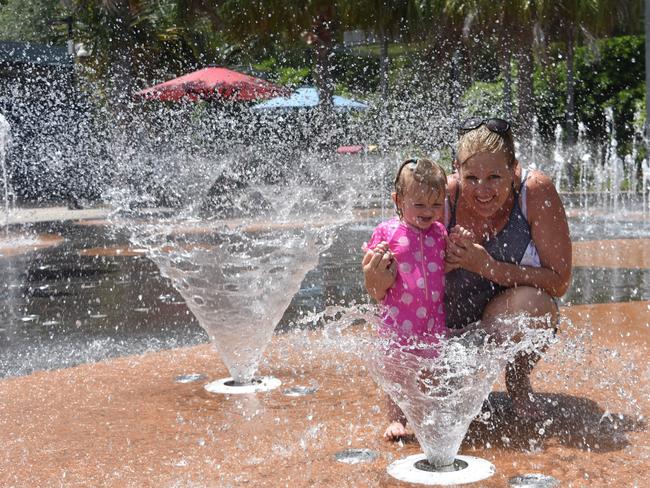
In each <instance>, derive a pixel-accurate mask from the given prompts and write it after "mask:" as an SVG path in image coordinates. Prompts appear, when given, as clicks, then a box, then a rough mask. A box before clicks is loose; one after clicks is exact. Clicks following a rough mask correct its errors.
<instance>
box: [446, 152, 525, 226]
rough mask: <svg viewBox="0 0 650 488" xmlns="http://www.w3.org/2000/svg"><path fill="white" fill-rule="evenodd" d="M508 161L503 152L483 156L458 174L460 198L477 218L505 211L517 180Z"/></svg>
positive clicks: (472, 158)
mask: <svg viewBox="0 0 650 488" xmlns="http://www.w3.org/2000/svg"><path fill="white" fill-rule="evenodd" d="M508 158H509V156H508V155H507V154H506V153H502V152H500V153H486V152H481V153H476V154H473V155H472V156H470V157H469V158H467V159H466V160H464V162H463V163H462V164H461V166H460V168H459V171H458V174H459V176H460V185H461V195H462V198H463V200H464V201H465V203H466V204H467V205H468V206H469V207H470V209H472V210H473V211H474V212H475V213H476V214H478V215H480V216H482V217H492V216H493V215H495V214H497V213H498V212H499V211H500V210H502V209H504V206H505V204H506V201H507V200H508V197H509V196H510V195H511V193H512V190H511V188H512V182H513V179H514V169H513V168H514V164H513V165H511V166H512V168H510V167H509V166H508ZM461 161H463V160H462V159H461Z"/></svg>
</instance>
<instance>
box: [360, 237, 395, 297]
mask: <svg viewBox="0 0 650 488" xmlns="http://www.w3.org/2000/svg"><path fill="white" fill-rule="evenodd" d="M361 264H362V267H363V277H364V281H365V285H366V290H367V291H368V293H369V294H370V296H371V297H373V298H374V299H375V300H377V301H381V300H383V298H384V297H385V296H386V291H387V290H388V289H389V288H390V287H391V286H393V283H394V282H395V277H396V276H397V263H396V262H395V257H394V256H393V253H391V252H390V249H389V248H388V243H387V242H380V243H379V244H378V245H377V246H375V248H374V249H370V250H368V251H367V252H366V254H365V255H364V256H363V261H362V263H361Z"/></svg>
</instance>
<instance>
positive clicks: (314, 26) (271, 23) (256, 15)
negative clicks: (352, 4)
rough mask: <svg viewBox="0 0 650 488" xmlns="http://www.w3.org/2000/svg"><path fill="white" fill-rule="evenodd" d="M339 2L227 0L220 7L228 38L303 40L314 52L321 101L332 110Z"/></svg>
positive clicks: (284, 43) (286, 43) (281, 42)
mask: <svg viewBox="0 0 650 488" xmlns="http://www.w3.org/2000/svg"><path fill="white" fill-rule="evenodd" d="M339 10H340V8H339V3H338V2H331V1H327V0H307V1H301V0H268V1H261V0H226V1H225V2H224V4H223V5H222V7H221V8H220V9H219V12H220V15H221V16H222V18H223V20H224V26H225V34H226V39H227V40H228V41H231V42H233V43H237V44H240V45H244V46H246V45H248V46H254V45H255V44H256V43H261V42H264V43H265V44H267V45H268V44H274V45H280V46H289V45H296V44H299V43H302V44H303V45H304V46H305V47H309V48H310V49H311V50H312V53H313V77H314V81H315V84H316V87H317V88H318V90H319V94H320V104H321V106H322V107H324V108H326V109H327V110H329V108H331V105H332V96H333V93H334V80H333V68H334V67H333V66H332V62H331V58H332V56H331V54H332V49H333V47H334V42H335V40H336V38H337V36H338V35H339V33H340V31H339V27H340V24H339Z"/></svg>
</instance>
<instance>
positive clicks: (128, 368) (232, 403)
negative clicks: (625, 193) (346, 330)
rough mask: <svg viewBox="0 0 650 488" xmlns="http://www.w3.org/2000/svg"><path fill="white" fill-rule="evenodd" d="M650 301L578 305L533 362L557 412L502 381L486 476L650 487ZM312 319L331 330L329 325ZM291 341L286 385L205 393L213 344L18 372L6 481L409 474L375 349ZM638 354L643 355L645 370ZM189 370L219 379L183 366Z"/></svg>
mask: <svg viewBox="0 0 650 488" xmlns="http://www.w3.org/2000/svg"><path fill="white" fill-rule="evenodd" d="M649 306H650V303H648V302H631V303H626V304H615V305H588V306H576V307H572V308H570V309H567V310H565V313H566V314H567V315H568V316H570V317H571V319H572V323H573V325H572V326H571V327H569V328H566V329H565V330H563V331H561V332H560V336H561V341H560V343H558V344H556V345H554V346H553V347H552V348H551V350H549V352H548V356H547V358H546V359H544V361H543V362H542V363H541V364H540V365H539V367H538V368H537V370H536V373H535V375H534V377H533V382H534V387H535V389H536V396H535V398H536V400H537V401H539V402H540V404H541V405H544V411H545V412H546V414H545V415H544V417H543V418H542V419H540V420H539V421H522V420H521V419H518V418H516V417H514V415H513V414H512V412H511V410H510V407H509V402H508V399H507V397H506V395H505V393H503V386H502V385H499V386H497V388H496V391H495V392H494V393H492V395H491V396H490V403H491V409H492V410H491V411H492V414H491V417H490V418H489V419H487V420H483V421H475V422H474V423H473V424H472V426H471V427H470V430H469V432H468V434H467V437H466V439H465V442H464V443H463V446H462V447H461V453H462V454H468V455H473V456H479V457H482V458H485V459H487V460H489V461H490V462H492V463H493V464H494V465H495V466H496V469H497V472H496V475H495V476H493V477H492V478H490V479H488V480H485V481H482V482H480V483H477V484H476V485H475V486H482V487H503V486H507V480H508V479H510V478H511V477H513V476H516V475H521V474H526V473H543V474H546V475H550V476H553V477H554V478H556V479H558V480H559V481H560V483H561V486H567V487H584V486H589V487H600V486H608V485H611V486H625V487H628V486H630V487H631V486H639V487H641V486H645V481H646V480H647V479H648V476H650V464H649V463H648V456H649V455H650V436H649V435H648V432H647V425H646V419H645V417H644V414H645V412H647V411H648V407H649V406H650V397H649V396H648V391H649V389H648V386H649V384H648V382H649V378H650V375H648V369H647V368H648V366H647V364H646V359H645V358H647V354H648V346H649V344H650V339H649V335H648V332H647V330H648V327H649V326H650V324H648V322H647V321H648V307H649ZM596 321H598V322H599V323H600V325H599V326H598V327H594V326H593V324H594V323H596ZM586 328H589V329H590V336H589V339H588V341H586V342H585V341H581V343H582V344H583V346H584V350H583V351H581V352H580V354H575V351H574V352H570V351H569V352H567V351H566V345H565V344H566V343H569V342H571V341H573V340H576V339H577V338H579V337H580V336H581V335H582V334H584V332H585V329H586ZM304 334H307V335H308V336H309V337H310V339H309V340H312V341H314V345H315V346H316V345H318V334H319V332H318V331H307V332H305V333H304ZM294 339H295V338H294ZM303 339H304V338H303ZM291 340H293V339H291V335H280V336H277V337H276V338H275V339H274V342H273V344H272V346H271V348H270V350H269V351H268V353H267V358H268V360H267V361H266V364H265V365H264V366H263V367H262V373H264V374H272V375H274V376H277V377H278V378H280V379H281V380H282V381H283V382H284V384H283V385H282V387H281V388H280V389H278V390H274V391H272V392H269V393H265V394H257V395H243V396H241V397H240V396H221V395H210V394H208V393H206V392H205V391H204V390H203V384H205V383H206V382H207V381H208V380H209V379H215V378H217V377H222V376H225V375H226V374H227V372H226V370H225V368H224V367H223V366H222V365H221V362H220V361H219V359H218V358H217V356H216V353H214V352H213V351H212V350H211V349H210V347H209V346H207V345H200V346H194V347H189V348H177V349H174V350H172V351H162V352H155V353H149V354H144V355H138V356H130V357H125V358H118V359H114V360H111V361H105V362H100V363H97V364H86V365H81V366H78V367H75V368H67V369H61V370H57V371H52V372H37V373H34V374H32V375H28V376H24V377H18V378H9V379H5V380H3V381H1V382H0V398H3V399H10V401H6V400H5V401H3V402H2V403H1V404H0V419H2V422H0V436H1V437H2V438H3V439H5V445H4V448H3V450H2V455H1V457H0V467H1V468H2V469H0V485H1V486H70V487H77V486H78V487H82V486H84V487H85V486H134V487H135V486H179V487H180V486H182V487H185V486H201V487H203V486H206V487H208V486H209V487H212V486H219V487H222V486H223V487H226V486H233V487H234V486H242V487H243V486H269V487H276V486H300V487H307V486H319V487H320V486H322V487H329V486H345V487H348V486H349V487H357V486H378V487H387V486H406V485H404V484H400V483H398V482H396V481H395V480H393V479H392V478H390V477H389V476H388V475H387V474H386V471H385V470H386V466H387V465H388V464H389V463H390V462H391V461H393V460H395V459H398V458H403V457H406V456H408V455H411V454H415V453H417V452H419V447H418V445H417V442H415V441H414V440H413V439H407V441H406V442H405V443H403V444H402V445H400V444H392V443H386V442H384V441H382V440H381V433H382V432H383V429H384V428H385V425H386V422H385V417H384V416H385V413H384V412H383V410H382V407H383V402H382V397H381V392H380V391H379V390H378V388H377V387H376V386H375V385H374V383H373V382H372V381H371V380H370V378H369V376H368V374H367V373H366V372H365V371H364V367H363V364H362V363H360V362H359V360H358V359H356V358H351V357H347V356H346V355H345V354H341V353H340V352H338V353H333V351H332V350H331V349H329V350H327V349H323V348H318V347H314V348H312V349H311V351H310V353H309V354H308V359H307V358H306V357H305V356H304V355H303V354H302V351H300V350H298V349H296V350H292V349H291V348H287V347H286V342H287V341H291ZM301 343H302V342H301ZM302 344H304V343H302ZM585 344H586V346H585ZM614 353H615V354H614ZM632 363H634V364H636V365H637V367H638V368H640V369H639V370H637V371H636V375H634V376H632V374H631V372H630V370H629V366H630V364H632ZM187 373H201V374H204V375H206V377H207V378H208V380H205V379H204V380H201V381H197V382H191V383H185V384H182V383H178V382H176V381H175V378H176V377H177V376H179V375H181V374H187ZM309 384H312V385H313V384H317V385H318V387H319V388H318V390H317V391H316V392H315V393H313V394H312V395H307V396H304V397H297V398H296V397H289V396H285V395H283V394H282V389H283V388H285V387H291V386H297V385H302V386H304V385H309ZM486 411H487V409H486ZM349 448H370V449H372V450H374V451H377V452H378V453H379V456H378V458H377V459H375V460H371V461H370V462H368V463H362V464H356V465H349V464H344V463H340V462H338V461H337V460H336V458H335V455H336V453H337V452H340V451H342V450H344V449H349Z"/></svg>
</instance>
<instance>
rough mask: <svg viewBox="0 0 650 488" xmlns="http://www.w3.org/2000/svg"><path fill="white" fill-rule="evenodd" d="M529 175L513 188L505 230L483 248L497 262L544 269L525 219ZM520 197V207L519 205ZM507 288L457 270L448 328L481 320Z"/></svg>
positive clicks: (450, 278) (450, 281)
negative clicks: (487, 306)
mask: <svg viewBox="0 0 650 488" xmlns="http://www.w3.org/2000/svg"><path fill="white" fill-rule="evenodd" d="M527 177H528V171H527V170H525V171H523V172H522V176H521V185H520V190H519V191H517V190H516V189H515V188H514V186H513V188H512V191H513V192H514V196H515V199H514V205H513V207H512V211H511V212H510V216H509V218H508V222H507V223H506V225H505V227H504V228H503V229H502V230H501V231H500V232H499V233H498V234H497V235H495V236H493V237H491V238H489V239H488V240H487V241H485V243H484V244H483V247H484V248H485V250H486V251H487V252H488V253H489V254H490V255H491V256H492V257H493V258H494V259H496V260H497V261H502V262H506V263H513V264H519V265H522V266H536V267H539V266H541V264H540V260H539V255H538V254H537V249H536V248H535V244H534V242H533V240H532V235H531V232H530V225H528V219H527V217H526V179H527ZM459 195H460V189H458V191H456V196H455V199H454V202H453V204H451V206H450V208H449V219H448V222H449V224H448V226H447V228H448V230H451V228H452V227H454V225H456V208H457V206H458V197H459ZM520 197H521V203H520ZM505 289H506V287H504V286H501V285H497V284H496V283H494V282H493V281H490V280H488V279H487V278H483V277H482V276H480V275H478V274H476V273H472V272H471V271H467V270H466V269H462V268H459V269H455V270H453V271H451V272H449V273H447V274H446V276H445V306H446V309H447V327H449V328H452V329H453V328H461V327H465V326H466V325H469V324H471V323H473V322H476V321H477V320H480V319H481V316H482V315H483V310H484V309H485V307H486V305H487V304H488V303H489V302H490V300H492V299H493V298H494V297H495V296H497V295H498V294H499V293H501V292H502V291H503V290H505Z"/></svg>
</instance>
